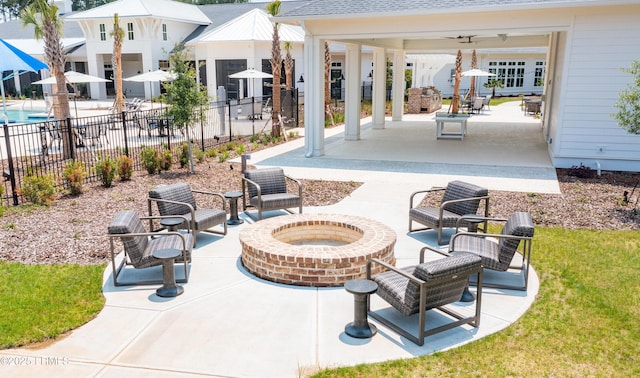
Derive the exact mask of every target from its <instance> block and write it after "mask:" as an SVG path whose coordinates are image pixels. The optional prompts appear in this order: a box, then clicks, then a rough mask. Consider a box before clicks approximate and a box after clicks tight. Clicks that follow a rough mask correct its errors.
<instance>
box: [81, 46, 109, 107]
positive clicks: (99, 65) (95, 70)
mask: <svg viewBox="0 0 640 378" xmlns="http://www.w3.org/2000/svg"><path fill="white" fill-rule="evenodd" d="M92 56H93V57H95V58H94V59H91V57H92ZM87 57H89V58H88V59H87V68H88V70H89V75H93V76H98V77H104V55H102V54H96V53H95V52H94V51H91V53H90V51H89V50H87ZM105 79H107V80H111V78H110V77H105ZM89 88H90V90H91V98H92V99H93V100H99V99H106V98H107V89H106V86H105V84H102V83H89Z"/></svg>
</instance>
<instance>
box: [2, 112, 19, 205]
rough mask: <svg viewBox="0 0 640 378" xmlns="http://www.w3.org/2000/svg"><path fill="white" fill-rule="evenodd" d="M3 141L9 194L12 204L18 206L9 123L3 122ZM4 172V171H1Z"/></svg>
mask: <svg viewBox="0 0 640 378" xmlns="http://www.w3.org/2000/svg"><path fill="white" fill-rule="evenodd" d="M3 128H4V142H5V144H6V145H7V161H8V163H9V181H10V182H11V195H12V196H13V206H18V192H16V171H15V168H14V166H13V156H12V154H11V141H10V140H9V125H8V124H7V123H5V124H4V126H3ZM2 173H3V174H4V172H2Z"/></svg>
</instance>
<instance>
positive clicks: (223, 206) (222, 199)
mask: <svg viewBox="0 0 640 378" xmlns="http://www.w3.org/2000/svg"><path fill="white" fill-rule="evenodd" d="M191 192H192V193H198V194H207V195H210V196H215V197H218V198H219V199H220V201H222V209H223V210H224V211H225V212H226V211H227V201H226V200H225V198H224V194H222V193H217V192H209V191H206V190H195V189H191Z"/></svg>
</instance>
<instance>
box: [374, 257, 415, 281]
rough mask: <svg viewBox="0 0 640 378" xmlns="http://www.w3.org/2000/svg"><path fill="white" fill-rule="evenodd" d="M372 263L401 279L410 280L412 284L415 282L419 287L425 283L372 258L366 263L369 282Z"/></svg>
mask: <svg viewBox="0 0 640 378" xmlns="http://www.w3.org/2000/svg"><path fill="white" fill-rule="evenodd" d="M373 263H377V264H379V265H382V266H384V267H385V268H387V269H389V270H391V271H393V272H395V273H398V274H399V275H401V276H403V277H406V278H408V279H409V280H411V281H413V282H415V283H417V284H419V285H422V284H425V283H426V281H423V280H421V279H419V278H418V277H416V276H414V275H412V274H409V273H407V272H405V271H402V270H400V269H398V268H396V267H395V266H393V265H391V264H388V263H386V262H384V261H382V260H380V259H376V258H372V259H371V260H369V261H368V262H367V279H369V280H370V279H371V265H372V264H373Z"/></svg>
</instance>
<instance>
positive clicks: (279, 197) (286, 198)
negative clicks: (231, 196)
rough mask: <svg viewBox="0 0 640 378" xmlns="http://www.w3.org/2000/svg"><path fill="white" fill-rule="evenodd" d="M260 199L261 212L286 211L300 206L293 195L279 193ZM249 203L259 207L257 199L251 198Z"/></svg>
mask: <svg viewBox="0 0 640 378" xmlns="http://www.w3.org/2000/svg"><path fill="white" fill-rule="evenodd" d="M260 197H261V199H262V204H261V205H262V206H261V208H262V210H274V209H288V208H290V207H298V206H300V197H298V196H297V195H295V194H289V193H279V194H267V195H262V196H260ZM249 203H250V204H251V205H253V206H255V207H259V205H260V201H259V200H258V197H257V196H256V197H252V198H251V199H250V200H249Z"/></svg>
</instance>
